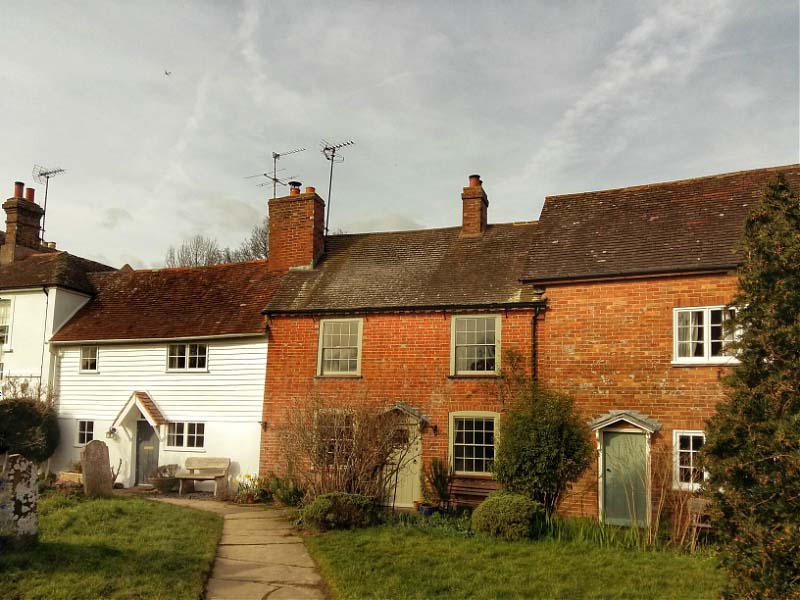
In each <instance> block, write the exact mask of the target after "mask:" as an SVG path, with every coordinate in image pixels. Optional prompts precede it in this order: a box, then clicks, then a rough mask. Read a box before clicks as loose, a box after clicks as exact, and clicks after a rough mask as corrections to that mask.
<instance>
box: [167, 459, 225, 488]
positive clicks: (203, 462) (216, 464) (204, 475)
mask: <svg viewBox="0 0 800 600" xmlns="http://www.w3.org/2000/svg"><path fill="white" fill-rule="evenodd" d="M230 466H231V459H230V458H205V457H192V458H187V459H186V465H185V468H186V470H187V471H188V472H180V473H177V474H176V475H175V477H176V478H177V479H178V495H179V496H180V495H181V494H183V482H184V481H192V482H195V481H213V482H214V497H215V498H219V484H220V483H222V484H223V490H224V491H227V489H228V469H230Z"/></svg>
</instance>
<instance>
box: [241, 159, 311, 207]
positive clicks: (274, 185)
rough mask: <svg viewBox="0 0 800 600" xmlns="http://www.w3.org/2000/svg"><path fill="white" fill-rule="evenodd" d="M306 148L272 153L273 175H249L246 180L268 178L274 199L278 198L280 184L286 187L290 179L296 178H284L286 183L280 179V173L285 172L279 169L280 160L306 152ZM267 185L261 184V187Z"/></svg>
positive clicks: (293, 176)
mask: <svg viewBox="0 0 800 600" xmlns="http://www.w3.org/2000/svg"><path fill="white" fill-rule="evenodd" d="M305 151H306V149H305V148H295V149H294V150H288V151H287V152H273V153H272V175H270V174H269V173H256V174H255V175H249V176H248V177H245V179H252V178H253V177H266V178H267V179H269V180H270V181H272V198H273V199H275V198H277V197H278V184H279V183H280V184H281V185H282V186H284V187H286V185H287V182H288V181H289V180H290V179H293V178H295V177H296V175H292V176H291V177H284V178H283V179H284V180H285V181H282V180H281V179H278V172H279V171H283V169H278V159H279V158H281V157H282V156H289V155H290V154H297V153H298V152H305ZM264 185H267V184H266V182H265V183H260V184H259V186H264Z"/></svg>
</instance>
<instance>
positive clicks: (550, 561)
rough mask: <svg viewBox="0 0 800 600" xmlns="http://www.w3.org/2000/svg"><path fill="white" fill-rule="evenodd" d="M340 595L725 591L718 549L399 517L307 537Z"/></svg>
mask: <svg viewBox="0 0 800 600" xmlns="http://www.w3.org/2000/svg"><path fill="white" fill-rule="evenodd" d="M307 545H308V546H309V548H310V550H311V553H312V554H313V556H314V558H315V559H316V560H317V562H318V563H319V564H320V566H321V568H322V571H323V575H324V576H325V578H326V579H327V580H328V583H329V585H330V586H331V589H332V591H333V593H334V595H335V596H337V597H338V598H392V599H401V598H425V599H427V598H548V599H550V598H570V599H572V598H648V599H654V598H676V599H681V600H685V599H689V598H691V599H700V598H717V597H719V590H720V588H721V586H722V583H723V580H722V575H721V573H720V572H719V571H718V570H717V569H716V568H715V560H714V558H713V557H711V556H708V555H705V556H690V555H686V554H678V553H674V552H642V551H637V550H624V549H617V548H601V547H598V546H593V545H589V544H588V543H578V542H557V541H553V540H543V541H536V542H503V541H498V540H493V539H486V538H481V537H473V538H465V537H464V536H463V535H459V534H458V533H453V532H450V531H445V530H441V529H415V528H400V527H393V526H388V525H387V526H383V527H376V528H372V529H365V530H357V531H336V532H329V533H325V534H322V535H318V536H312V537H308V538H307Z"/></svg>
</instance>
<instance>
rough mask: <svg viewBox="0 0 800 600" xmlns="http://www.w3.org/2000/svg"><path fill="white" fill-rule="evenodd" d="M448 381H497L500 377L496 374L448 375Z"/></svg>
mask: <svg viewBox="0 0 800 600" xmlns="http://www.w3.org/2000/svg"><path fill="white" fill-rule="evenodd" d="M447 378H448V379H499V378H500V375H499V374H497V373H486V374H484V373H475V374H474V375H473V374H470V373H457V374H456V375H448V376H447Z"/></svg>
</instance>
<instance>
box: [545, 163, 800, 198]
mask: <svg viewBox="0 0 800 600" xmlns="http://www.w3.org/2000/svg"><path fill="white" fill-rule="evenodd" d="M792 168H800V163H791V164H786V165H780V166H777V167H761V168H758V169H742V170H740V171H730V172H728V173H714V174H711V175H700V176H698V177H687V178H685V179H671V180H667V181H657V182H655V183H641V184H637V185H630V186H623V187H616V188H606V189H602V190H590V191H586V192H573V193H570V194H553V195H550V196H545V200H559V199H562V198H575V197H577V196H593V195H596V194H605V193H610V192H622V191H626V192H627V191H634V190H644V189H648V188H658V187H663V186H665V185H673V184H684V183H692V182H695V181H702V180H712V179H723V178H726V177H735V176H737V175H744V174H750V173H753V174H755V173H768V172H774V171H784V170H786V169H792Z"/></svg>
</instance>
